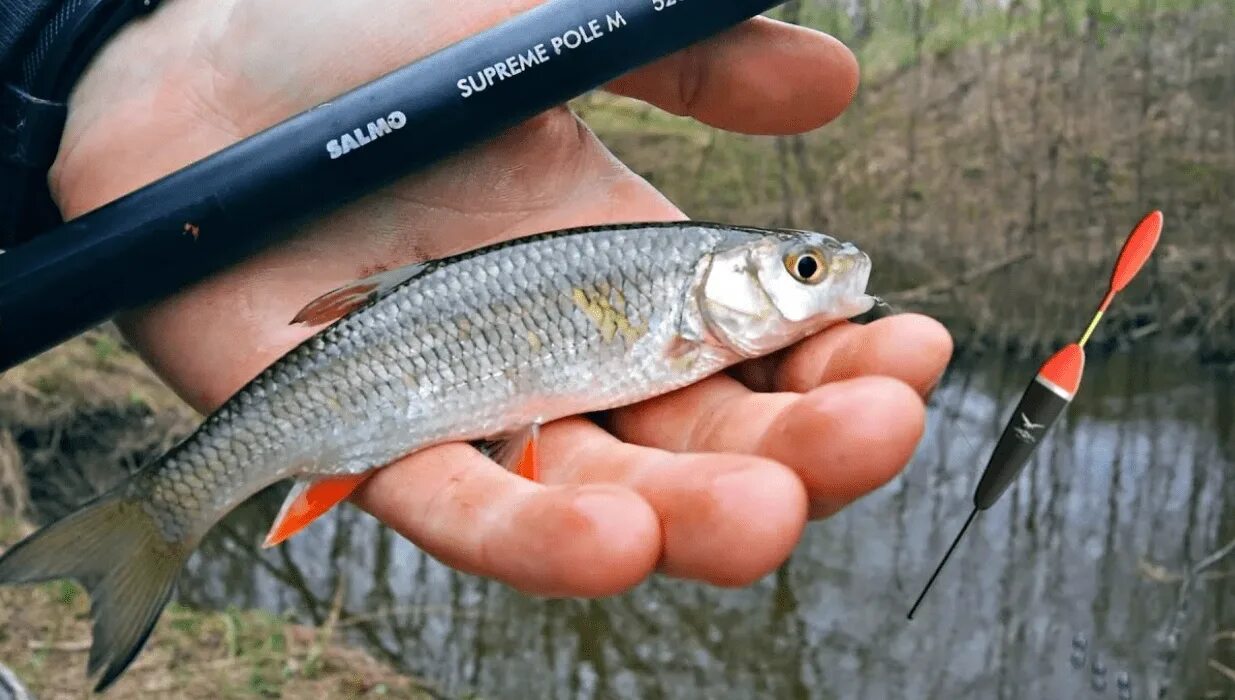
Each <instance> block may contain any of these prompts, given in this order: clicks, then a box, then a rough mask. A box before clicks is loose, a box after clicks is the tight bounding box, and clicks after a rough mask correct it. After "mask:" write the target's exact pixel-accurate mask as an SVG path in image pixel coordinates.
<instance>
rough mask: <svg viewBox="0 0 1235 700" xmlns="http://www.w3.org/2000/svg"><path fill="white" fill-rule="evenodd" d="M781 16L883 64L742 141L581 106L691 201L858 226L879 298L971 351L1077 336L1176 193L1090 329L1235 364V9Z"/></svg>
mask: <svg viewBox="0 0 1235 700" xmlns="http://www.w3.org/2000/svg"><path fill="white" fill-rule="evenodd" d="M776 15H777V16H779V17H780V18H781V19H787V20H790V21H795V22H798V23H800V24H803V25H807V26H810V27H814V28H817V29H821V30H824V31H827V32H829V33H832V34H833V35H835V36H837V37H838V38H840V39H841V40H842V41H844V42H845V43H846V44H848V45H849V46H850V47H851V48H853V50H854V51H855V53H856V54H857V55H858V57H859V60H860V62H861V64H862V66H863V84H862V87H861V88H860V89H859V92H858V95H857V98H856V99H855V101H854V104H853V105H852V106H851V107H850V109H849V110H848V111H847V112H846V113H845V114H844V115H843V116H842V117H841V118H839V119H838V120H837V121H836V122H834V123H832V124H830V125H828V126H826V127H824V128H822V129H819V130H816V131H814V132H812V133H809V134H805V135H801V136H789V137H752V136H741V135H734V134H727V133H723V132H719V131H717V130H714V129H710V128H707V127H703V126H700V125H698V124H695V123H693V122H691V121H690V120H687V119H682V118H677V117H673V116H671V115H666V114H664V113H661V112H658V111H655V110H653V109H652V108H650V107H647V106H645V105H642V104H640V103H637V102H634V101H631V100H626V99H623V98H615V97H612V96H608V95H591V96H588V97H586V98H583V99H581V100H579V102H578V104H577V109H578V111H579V112H580V114H581V115H582V116H583V117H584V119H585V120H586V121H587V122H588V123H589V124H590V125H591V126H592V127H593V128H594V129H595V130H596V132H597V133H598V134H599V135H600V136H601V137H602V138H603V139H604V140H605V142H606V143H607V144H609V145H610V147H611V148H612V149H613V150H614V151H615V153H617V155H618V156H619V157H621V158H622V159H624V160H625V161H626V162H628V163H629V164H630V165H631V166H632V167H633V168H634V169H636V170H637V171H638V172H639V173H640V174H642V175H643V176H645V177H646V178H647V179H648V180H649V181H651V182H652V183H653V184H655V185H656V186H657V187H660V188H661V189H662V190H664V191H665V192H666V193H667V194H668V195H669V196H670V197H671V198H672V199H673V200H674V201H675V202H676V203H678V205H679V206H681V207H682V208H683V209H684V210H685V211H686V212H687V213H688V214H690V215H691V216H692V217H695V218H699V219H715V220H725V221H740V222H744V223H753V224H761V225H780V226H793V227H802V228H819V229H823V230H827V231H829V232H832V233H833V234H835V235H837V236H838V237H841V238H845V239H850V240H853V241H855V242H857V243H858V244H859V245H860V246H862V247H863V248H865V249H866V250H867V251H868V252H869V253H870V254H871V255H872V257H873V258H874V260H875V273H874V276H873V278H872V284H871V287H872V289H873V290H874V291H875V292H876V293H881V294H884V295H886V296H888V297H890V298H891V299H892V300H893V301H898V302H900V303H901V304H902V305H903V306H904V307H905V308H907V309H910V310H919V311H924V312H927V313H930V314H932V315H935V316H937V317H939V318H940V319H942V320H943V321H944V322H945V323H946V324H947V325H948V326H949V327H950V328H951V329H952V331H953V333H954V334H955V335H956V336H957V340H958V344H959V345H960V347H961V348H962V349H967V350H970V351H982V350H995V351H1008V350H1012V351H1016V352H1018V353H1021V354H1037V355H1041V354H1042V353H1046V352H1049V351H1050V350H1051V349H1053V347H1054V346H1055V345H1057V344H1059V343H1062V342H1066V341H1067V340H1070V339H1073V338H1075V337H1076V335H1077V334H1079V332H1080V331H1081V330H1082V329H1083V326H1084V324H1085V322H1086V321H1087V320H1088V319H1087V317H1088V315H1089V313H1090V312H1091V309H1092V307H1093V306H1094V305H1096V303H1097V301H1098V300H1099V298H1100V297H1101V294H1102V292H1103V291H1104V288H1105V284H1106V280H1107V279H1108V275H1109V269H1110V266H1111V264H1112V263H1113V262H1114V259H1115V256H1116V255H1117V252H1118V247H1119V245H1120V244H1121V243H1122V240H1123V237H1124V236H1126V235H1127V233H1128V231H1130V230H1131V228H1132V226H1133V225H1134V224H1135V223H1136V222H1137V221H1138V220H1139V219H1140V217H1141V216H1143V215H1144V214H1145V213H1146V212H1148V211H1149V210H1151V209H1154V208H1161V209H1162V210H1163V211H1164V213H1165V214H1166V230H1165V232H1164V234H1163V240H1162V243H1161V245H1160V247H1159V249H1158V252H1157V254H1156V255H1155V257H1154V258H1153V259H1152V261H1151V263H1150V266H1149V268H1148V270H1147V273H1146V274H1143V276H1142V278H1141V279H1139V280H1138V282H1137V283H1136V284H1134V285H1133V286H1132V287H1131V288H1130V289H1129V290H1128V292H1126V293H1125V294H1124V295H1122V296H1121V298H1120V301H1119V302H1118V303H1116V304H1115V306H1114V308H1113V309H1112V311H1111V313H1110V314H1109V316H1108V319H1107V321H1106V322H1104V324H1103V326H1101V327H1100V329H1099V331H1098V333H1097V334H1096V335H1095V342H1094V345H1096V346H1107V347H1109V346H1112V345H1114V344H1117V343H1127V342H1134V341H1136V340H1138V339H1140V338H1143V337H1145V336H1147V335H1151V334H1169V335H1171V336H1173V337H1177V338H1180V339H1187V340H1188V341H1190V342H1189V344H1188V346H1187V347H1189V348H1191V349H1195V350H1196V351H1198V352H1199V353H1201V354H1202V355H1203V356H1205V357H1207V358H1210V359H1217V360H1221V361H1224V362H1230V361H1231V360H1232V359H1235V294H1233V292H1235V289H1233V287H1232V285H1233V284H1235V283H1233V282H1232V279H1231V274H1230V273H1231V271H1232V263H1233V262H1235V243H1233V242H1232V241H1231V240H1230V238H1231V236H1230V235H1229V234H1230V230H1231V226H1230V224H1229V223H1228V222H1230V221H1232V219H1233V218H1235V109H1232V107H1231V106H1232V105H1233V104H1235V3H1232V2H1229V0H1001V1H999V2H985V1H980V0H919V1H911V0H871V1H870V2H851V1H847V0H846V1H841V0H796V1H795V2H790V3H787V4H786V5H784V6H782V7H781V8H779V9H778V11H777V13H776ZM818 79H819V80H827V76H826V75H821V76H818Z"/></svg>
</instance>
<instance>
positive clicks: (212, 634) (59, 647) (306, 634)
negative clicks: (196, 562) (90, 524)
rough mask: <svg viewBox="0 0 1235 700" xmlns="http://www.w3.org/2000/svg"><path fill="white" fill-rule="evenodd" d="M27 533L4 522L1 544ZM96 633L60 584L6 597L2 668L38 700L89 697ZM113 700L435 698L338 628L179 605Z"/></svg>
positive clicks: (79, 596)
mask: <svg viewBox="0 0 1235 700" xmlns="http://www.w3.org/2000/svg"><path fill="white" fill-rule="evenodd" d="M29 529H30V528H29V527H27V526H25V525H22V524H20V523H19V522H17V521H15V520H13V519H11V518H10V519H0V541H4V542H12V541H14V540H16V539H17V538H18V537H19V536H20V535H21V534H23V533H25V532H28V531H29ZM89 640H90V626H89V604H88V600H87V596H86V595H85V594H84V592H83V591H82V590H81V589H80V588H79V587H78V586H76V585H75V584H72V583H68V582H53V583H45V584H40V585H35V586H27V587H23V588H4V589H0V661H3V662H4V663H5V664H6V665H7V666H9V667H10V668H11V669H12V670H13V671H14V672H15V673H16V674H17V675H18V676H19V677H20V678H21V679H22V680H23V681H24V682H25V683H26V684H27V686H28V688H29V690H30V691H31V692H32V693H33V695H34V696H35V697H38V698H40V699H41V700H57V699H60V698H65V699H67V698H86V697H89V696H90V694H89V693H88V692H87V691H88V689H89V684H88V683H87V679H86V678H85V667H86V655H87V653H88V650H89ZM107 697H108V698H113V699H115V700H127V699H129V698H148V697H176V698H188V699H193V698H202V699H210V700H217V699H227V698H236V699H238V700H239V699H248V698H279V697H330V698H405V699H408V700H423V699H425V698H429V697H431V696H430V695H429V694H428V693H427V692H426V691H425V690H424V689H423V686H422V685H421V684H420V683H419V682H418V681H416V680H415V679H412V678H409V677H407V676H405V675H403V674H401V673H399V672H397V671H395V670H394V669H392V668H391V667H389V666H388V665H386V664H384V663H381V662H379V661H377V660H376V659H374V658H373V657H371V656H369V655H368V654H366V653H365V652H363V651H361V650H358V649H354V648H351V647H348V646H345V645H343V644H341V643H339V642H338V641H337V640H336V639H334V636H333V628H332V627H331V626H330V625H329V624H327V625H325V626H323V627H322V628H320V629H319V628H312V627H305V626H302V625H295V624H290V623H289V622H287V621H286V620H284V619H281V618H279V617H276V616H273V615H270V614H268V613H265V612H261V611H242V610H226V611H222V612H203V611H198V610H193V609H190V608H187V607H184V606H180V605H176V604H173V605H171V606H169V607H168V609H167V611H165V612H164V614H163V617H162V619H161V620H160V622H159V624H158V626H157V627H156V628H155V632H154V634H153V635H152V636H151V638H150V641H149V642H148V644H147V646H146V648H145V649H144V650H143V652H142V653H141V655H140V656H138V658H137V660H136V661H135V662H134V664H133V666H131V667H130V669H129V670H128V671H127V672H126V673H125V675H124V676H122V677H121V679H120V680H119V681H118V682H117V683H116V685H115V686H114V687H113V688H112V689H111V690H109V691H108V694H107Z"/></svg>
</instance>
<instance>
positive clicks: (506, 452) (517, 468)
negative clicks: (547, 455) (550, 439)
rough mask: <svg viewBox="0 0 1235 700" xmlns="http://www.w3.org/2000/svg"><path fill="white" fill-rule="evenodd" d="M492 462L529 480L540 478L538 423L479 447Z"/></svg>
mask: <svg viewBox="0 0 1235 700" xmlns="http://www.w3.org/2000/svg"><path fill="white" fill-rule="evenodd" d="M481 451H482V452H485V453H486V454H488V455H489V458H490V459H492V460H493V461H494V462H497V463H498V464H500V465H502V466H503V467H505V468H507V469H509V470H510V471H512V472H514V473H516V474H518V475H519V476H521V477H523V478H525V479H529V480H531V481H539V480H540V423H532V424H531V425H529V426H527V427H526V428H523V429H521V430H518V431H516V432H514V433H511V434H510V435H509V436H507V437H505V438H503V439H501V440H496V441H494V442H490V443H486V444H485V445H483V446H482V448H481Z"/></svg>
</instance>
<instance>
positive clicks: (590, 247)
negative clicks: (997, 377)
mask: <svg viewBox="0 0 1235 700" xmlns="http://www.w3.org/2000/svg"><path fill="white" fill-rule="evenodd" d="M869 274H870V260H869V258H868V257H867V256H866V255H865V254H864V253H862V252H860V251H859V250H858V249H857V248H855V247H854V246H853V245H852V244H848V243H841V242H839V241H837V240H835V239H833V238H831V237H829V236H826V235H823V234H820V233H812V232H804V231H779V230H776V231H773V230H765V229H755V228H741V227H734V226H727V225H714V224H704V223H698V222H677V223H658V224H634V225H622V226H607V227H601V228H584V229H571V230H566V231H559V232H554V233H548V234H541V235H537V236H531V237H527V238H521V239H517V240H514V241H509V242H506V243H501V244H498V245H493V246H490V247H487V248H483V249H480V250H476V251H472V252H469V253H465V254H462V255H458V256H455V257H451V258H447V259H443V260H439V261H432V262H428V263H422V264H415V265H410V266H407V267H404V268H401V269H399V270H394V271H390V272H384V273H380V274H378V275H375V276H374V277H371V278H369V279H366V280H361V281H359V282H356V283H354V284H352V285H349V286H347V287H345V288H342V289H339V290H335V291H333V292H331V293H329V294H327V295H324V296H323V297H321V298H319V299H318V300H316V301H314V302H313V303H312V304H310V305H309V306H308V307H306V309H305V310H304V311H302V312H301V314H299V315H298V316H297V320H299V321H307V322H310V323H315V324H316V323H319V322H326V321H333V320H335V319H336V318H337V319H338V320H337V322H335V323H333V325H330V326H329V327H328V328H326V329H324V330H322V331H320V332H319V333H317V334H316V335H315V336H313V337H312V338H310V339H309V340H307V341H305V342H304V343H302V344H301V345H299V346H298V347H296V348H295V349H293V350H292V351H290V352H289V353H287V354H286V355H284V356H283V357H282V358H280V359H279V360H278V361H277V362H275V363H274V364H273V365H271V366H270V367H269V368H268V369H266V370H265V371H263V372H262V373H261V374H260V375H259V376H258V377H257V378H255V379H254V380H253V381H251V382H250V383H249V384H248V385H246V386H245V387H244V388H243V389H241V390H240V391H239V392H237V393H236V394H235V395H234V396H233V397H232V398H231V399H230V400H229V401H228V402H227V403H226V404H225V405H224V406H222V407H221V408H220V409H219V410H218V411H216V412H215V413H214V414H212V415H211V416H210V417H209V418H207V419H206V421H205V422H204V423H203V424H202V425H201V426H200V428H199V429H198V430H197V431H196V432H195V433H193V434H192V435H191V436H189V437H188V438H187V439H185V440H184V441H183V442H182V443H180V444H179V445H178V446H176V447H175V448H173V449H172V450H170V451H169V452H168V454H166V455H164V456H163V457H162V458H160V459H158V460H156V461H155V462H153V463H152V464H150V465H148V466H146V467H145V468H143V469H142V470H141V471H139V472H138V473H136V474H134V475H133V476H132V477H131V478H130V479H129V480H127V481H126V482H124V483H123V484H121V485H120V486H118V487H116V488H115V489H113V490H111V491H109V492H108V493H105V494H103V495H102V496H100V497H98V498H96V499H95V500H93V501H91V502H90V503H88V504H86V505H85V506H83V507H82V508H81V509H79V510H77V511H76V512H74V513H73V514H71V515H69V516H67V517H66V518H64V519H63V520H60V521H58V522H56V523H53V524H51V525H49V526H47V527H45V528H43V529H42V530H40V531H39V532H37V533H35V534H34V535H32V536H30V537H29V538H27V539H26V540H24V541H23V542H21V543H19V544H18V545H17V546H15V547H14V548H13V549H11V550H10V551H9V552H8V553H6V554H5V555H4V556H3V557H2V558H0V583H19V582H35V581H44V580H51V579H58V578H74V579H77V580H79V581H81V582H82V583H83V585H85V586H86V588H87V589H88V591H89V592H90V595H91V598H92V601H93V606H92V615H93V618H94V625H93V630H94V641H93V646H92V647H91V650H90V658H89V663H88V670H89V673H90V675H91V676H94V675H96V674H99V673H100V672H101V676H100V678H99V680H98V682H97V685H96V688H95V689H96V690H102V689H104V688H106V687H107V686H108V685H110V684H111V683H112V682H113V681H115V679H116V678H117V677H118V676H119V675H120V674H121V673H122V672H123V670H124V669H125V668H126V667H127V666H128V664H129V663H130V662H131V661H132V660H133V658H134V657H135V656H136V655H137V653H138V652H139V651H140V649H141V647H142V645H143V644H144V643H145V640H146V638H147V637H148V636H149V634H150V631H151V630H152V628H153V627H154V624H155V622H156V621H157V620H158V617H159V615H160V613H161V611H162V610H163V608H164V606H165V605H166V603H167V601H168V599H169V598H170V596H171V594H172V590H173V587H174V584H175V581H176V578H177V577H178V575H179V572H180V570H181V568H182V565H183V564H184V562H185V560H186V559H187V558H188V556H189V554H190V553H191V552H192V551H193V550H194V548H195V547H196V546H197V544H198V543H199V542H200V541H201V540H202V538H203V537H204V536H205V535H206V533H207V532H208V531H209V530H210V529H211V527H213V525H214V524H215V523H216V522H218V521H219V520H220V519H222V518H223V516H225V515H226V514H227V513H228V512H229V511H231V510H232V509H233V508H235V507H236V506H238V505H239V504H240V503H242V502H243V501H245V500H246V499H248V498H249V497H250V496H252V495H254V494H255V493H257V492H258V491H260V490H262V489H263V488H265V487H266V486H269V485H270V484H272V483H275V482H277V481H280V480H282V479H287V478H292V477H295V478H300V479H308V480H312V479H318V478H321V477H329V476H331V475H356V474H364V473H367V472H370V471H371V470H373V469H376V468H378V467H381V466H383V465H386V464H389V463H390V462H392V461H394V460H395V459H398V458H400V457H402V456H405V455H407V454H409V453H412V452H415V451H417V450H420V449H423V448H426V447H429V446H432V445H437V444H441V443H444V442H452V441H480V440H492V439H500V438H502V437H508V438H509V437H510V436H514V435H519V434H522V431H525V430H528V429H529V428H532V429H534V428H535V426H539V425H541V424H543V423H546V422H548V421H552V420H555V419H558V418H562V417H566V416H570V415H576V414H580V413H585V412H590V411H599V410H605V409H609V408H614V407H617V406H622V405H627V404H631V403H635V402H638V401H642V400H645V399H648V398H651V397H653V396H657V395H660V394H664V393H666V392H669V391H672V390H674V389H678V388H680V387H683V386H686V385H688V384H691V383H694V382H697V381H699V380H700V379H702V378H704V377H707V376H708V375H711V374H714V373H716V372H718V371H720V370H722V369H724V368H725V367H728V366H730V365H732V364H734V363H736V362H739V361H741V360H743V359H746V358H753V357H759V356H762V355H765V354H768V353H770V352H773V351H775V350H778V349H780V348H783V347H785V346H787V345H790V344H792V343H794V342H796V341H798V340H800V339H802V338H804V337H806V336H808V335H810V334H813V333H815V332H817V331H819V330H821V329H823V328H825V327H826V326H828V325H831V324H833V323H835V322H837V321H839V320H842V319H846V318H849V317H852V316H855V315H858V314H861V313H863V312H865V311H867V310H869V309H870V308H871V306H872V305H873V303H874V302H873V299H872V298H871V297H869V296H867V294H866V293H865V288H866V282H867V277H868V276H869Z"/></svg>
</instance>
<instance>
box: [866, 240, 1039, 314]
mask: <svg viewBox="0 0 1235 700" xmlns="http://www.w3.org/2000/svg"><path fill="white" fill-rule="evenodd" d="M1031 257H1033V253H1032V252H1030V251H1028V250H1026V251H1023V252H1020V253H1016V254H1014V255H1012V256H1010V257H1006V258H1002V259H1000V260H995V261H993V262H990V263H987V264H985V265H982V266H980V267H975V268H973V269H972V270H967V271H965V272H964V273H963V274H961V275H960V276H959V277H955V278H953V279H948V280H941V281H939V282H931V283H929V284H923V285H919V286H917V287H912V288H910V289H905V290H901V291H899V292H892V293H891V294H888V295H886V297H887V298H888V299H889V300H890V301H895V302H897V303H904V302H907V301H921V300H922V299H925V298H927V297H929V296H931V295H933V294H938V293H940V292H946V291H948V290H950V289H953V288H955V287H960V286H963V285H966V284H970V283H972V282H974V281H976V280H978V279H981V278H982V277H986V276H988V275H992V274H994V273H996V272H999V271H1000V270H1003V269H1004V268H1007V267H1010V266H1012V265H1015V264H1016V263H1018V262H1021V261H1022V260H1026V259H1028V258H1031Z"/></svg>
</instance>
